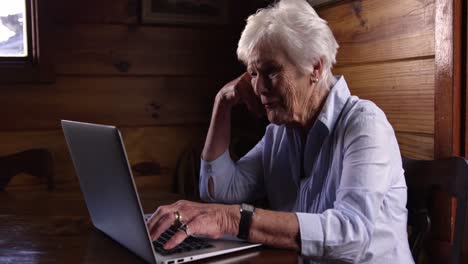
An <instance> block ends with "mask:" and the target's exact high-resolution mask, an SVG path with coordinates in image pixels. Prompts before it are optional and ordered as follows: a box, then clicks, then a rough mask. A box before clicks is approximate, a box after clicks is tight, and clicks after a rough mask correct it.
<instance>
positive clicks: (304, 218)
mask: <svg viewBox="0 0 468 264" xmlns="http://www.w3.org/2000/svg"><path fill="white" fill-rule="evenodd" d="M296 216H297V220H298V221H299V232H300V236H301V254H302V255H304V256H316V257H323V254H324V250H323V245H324V235H323V228H322V222H321V220H320V215H318V214H310V213H296Z"/></svg>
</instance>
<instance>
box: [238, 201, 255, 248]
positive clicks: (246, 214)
mask: <svg viewBox="0 0 468 264" xmlns="http://www.w3.org/2000/svg"><path fill="white" fill-rule="evenodd" d="M254 212H255V207H253V206H252V205H250V204H244V203H243V204H241V206H240V216H241V217H240V221H239V233H238V234H237V237H238V238H240V239H243V240H248V239H249V231H250V225H251V224H252V217H253V215H254Z"/></svg>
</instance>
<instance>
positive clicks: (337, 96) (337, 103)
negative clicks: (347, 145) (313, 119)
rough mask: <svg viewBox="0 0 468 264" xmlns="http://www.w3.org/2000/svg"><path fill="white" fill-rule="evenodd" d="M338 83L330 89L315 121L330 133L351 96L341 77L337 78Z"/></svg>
mask: <svg viewBox="0 0 468 264" xmlns="http://www.w3.org/2000/svg"><path fill="white" fill-rule="evenodd" d="M337 79H338V81H337V82H336V83H335V85H334V86H333V87H332V88H331V89H330V93H329V94H328V97H327V100H326V101H325V104H324V105H323V107H322V110H321V111H320V114H319V115H318V117H317V120H318V121H320V122H322V123H323V124H324V125H325V126H326V127H327V128H328V132H330V131H332V130H333V128H334V127H335V124H336V122H337V120H338V117H339V116H340V114H341V111H343V108H344V106H345V104H346V101H347V100H348V98H349V97H350V96H351V93H350V91H349V88H348V84H347V83H346V81H345V79H344V77H343V75H339V76H337Z"/></svg>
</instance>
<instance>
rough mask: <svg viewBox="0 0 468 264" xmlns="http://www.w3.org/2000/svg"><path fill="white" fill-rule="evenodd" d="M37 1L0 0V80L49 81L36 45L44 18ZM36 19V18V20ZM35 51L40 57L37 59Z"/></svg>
mask: <svg viewBox="0 0 468 264" xmlns="http://www.w3.org/2000/svg"><path fill="white" fill-rule="evenodd" d="M39 2H41V3H42V4H44V3H45V2H46V1H39V0H0V83H4V82H7V83H10V82H15V83H16V82H51V81H53V79H54V74H53V70H52V67H51V64H50V62H47V60H45V59H44V57H47V56H44V47H41V46H40V45H39V44H40V43H39V41H38V40H39V33H40V32H39V27H38V25H39V24H40V23H39V22H41V24H42V27H41V32H42V31H44V24H47V23H42V22H44V18H47V15H44V14H42V13H41V12H40V11H41V10H42V9H41V6H40V5H39ZM39 20H40V21H39ZM43 37H45V36H43ZM39 54H40V55H41V57H40V58H39Z"/></svg>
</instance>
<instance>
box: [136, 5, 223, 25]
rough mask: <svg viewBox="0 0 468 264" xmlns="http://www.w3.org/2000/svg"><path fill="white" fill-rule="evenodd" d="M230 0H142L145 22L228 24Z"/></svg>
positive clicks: (142, 14)
mask: <svg viewBox="0 0 468 264" xmlns="http://www.w3.org/2000/svg"><path fill="white" fill-rule="evenodd" d="M228 4H229V1H228V0H142V5H141V22H142V23H143V24H215V25H216V24H218V25H221V24H227V23H228Z"/></svg>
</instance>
